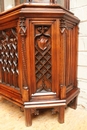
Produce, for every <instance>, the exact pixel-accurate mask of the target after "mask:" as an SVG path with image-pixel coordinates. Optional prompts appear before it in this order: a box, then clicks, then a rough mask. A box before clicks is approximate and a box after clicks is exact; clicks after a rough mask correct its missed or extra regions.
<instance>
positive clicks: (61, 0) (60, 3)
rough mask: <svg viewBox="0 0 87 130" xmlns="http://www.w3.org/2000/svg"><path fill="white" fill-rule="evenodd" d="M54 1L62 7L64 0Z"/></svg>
mask: <svg viewBox="0 0 87 130" xmlns="http://www.w3.org/2000/svg"><path fill="white" fill-rule="evenodd" d="M56 3H57V4H59V5H61V6H63V7H64V0H56Z"/></svg>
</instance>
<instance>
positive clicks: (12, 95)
mask: <svg viewBox="0 0 87 130" xmlns="http://www.w3.org/2000/svg"><path fill="white" fill-rule="evenodd" d="M78 23H79V19H78V18H77V17H75V16H74V14H73V13H71V12H69V11H68V10H66V9H64V8H62V7H61V6H59V5H57V4H47V3H46V4H32V3H31V4H30V3H25V4H22V5H19V6H17V7H15V8H13V9H10V10H8V11H5V12H3V13H1V14H0V95H1V96H2V97H4V98H6V99H7V100H10V101H12V102H13V103H15V104H17V105H18V106H20V107H22V108H23V109H24V113H25V122H26V126H29V125H31V124H32V113H34V114H35V115H38V114H39V110H40V109H45V108H52V113H55V112H58V120H59V122H60V123H63V122H64V113H65V108H66V107H67V106H71V107H72V108H76V106H77V97H78V94H79V88H78V87H77V49H78Z"/></svg>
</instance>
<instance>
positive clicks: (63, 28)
mask: <svg viewBox="0 0 87 130" xmlns="http://www.w3.org/2000/svg"><path fill="white" fill-rule="evenodd" d="M65 30H66V22H65V19H61V20H60V32H61V33H64V32H65Z"/></svg>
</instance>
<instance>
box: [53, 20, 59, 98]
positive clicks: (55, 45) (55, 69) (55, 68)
mask: <svg viewBox="0 0 87 130" xmlns="http://www.w3.org/2000/svg"><path fill="white" fill-rule="evenodd" d="M59 28H60V24H59V20H58V19H57V20H56V21H55V22H54V23H53V25H52V91H53V92H56V93H57V96H59V62H60V59H59V57H60V38H59V37H60V29H59Z"/></svg>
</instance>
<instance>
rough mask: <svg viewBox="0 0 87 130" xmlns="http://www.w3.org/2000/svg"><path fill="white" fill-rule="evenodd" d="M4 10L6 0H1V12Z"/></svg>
mask: <svg viewBox="0 0 87 130" xmlns="http://www.w3.org/2000/svg"><path fill="white" fill-rule="evenodd" d="M3 10H4V1H3V0H0V12H2V11H3Z"/></svg>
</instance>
